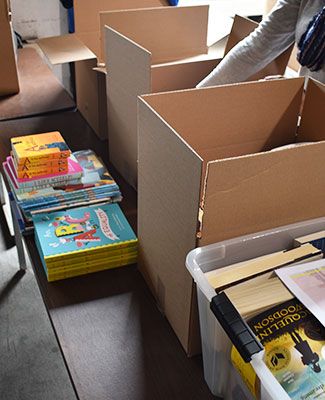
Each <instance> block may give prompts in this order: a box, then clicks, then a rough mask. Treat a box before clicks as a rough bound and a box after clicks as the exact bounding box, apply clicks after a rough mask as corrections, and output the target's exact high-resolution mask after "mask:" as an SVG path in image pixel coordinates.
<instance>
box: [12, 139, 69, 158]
mask: <svg viewBox="0 0 325 400" xmlns="http://www.w3.org/2000/svg"><path fill="white" fill-rule="evenodd" d="M11 149H12V152H13V153H14V156H15V159H16V161H17V164H19V165H20V164H26V162H27V163H28V162H30V163H32V162H34V161H39V160H50V159H52V158H66V157H69V155H70V153H71V152H70V149H69V147H68V145H67V144H66V142H65V141H64V139H63V137H62V136H61V134H60V132H47V133H40V134H35V135H28V136H19V137H14V138H11Z"/></svg>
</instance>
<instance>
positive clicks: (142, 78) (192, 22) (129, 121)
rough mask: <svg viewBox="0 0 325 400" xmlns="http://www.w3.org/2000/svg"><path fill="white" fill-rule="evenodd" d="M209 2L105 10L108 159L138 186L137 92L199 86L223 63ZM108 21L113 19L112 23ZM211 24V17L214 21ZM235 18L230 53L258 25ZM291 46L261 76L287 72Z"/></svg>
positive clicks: (103, 20)
mask: <svg viewBox="0 0 325 400" xmlns="http://www.w3.org/2000/svg"><path fill="white" fill-rule="evenodd" d="M208 13H209V7H208V6H192V7H176V8H175V7H165V8H155V9H146V10H145V9H143V10H130V11H129V10H128V11H117V12H111V13H105V14H101V26H104V25H108V26H107V27H106V29H105V30H106V44H105V55H106V66H107V70H108V71H109V73H108V76H107V98H108V132H109V155H110V161H111V162H112V163H113V164H114V165H115V167H116V168H117V169H118V170H119V172H120V173H121V174H122V175H123V176H124V178H125V179H126V180H127V181H128V182H129V183H130V184H131V185H132V186H134V187H136V186H137V158H138V149H137V148H138V143H137V96H138V95H142V94H146V93H158V92H162V91H170V90H177V89H187V88H193V87H195V86H196V85H197V84H198V83H199V82H200V81H201V80H202V79H203V78H204V77H205V76H206V75H208V74H209V73H210V72H211V71H212V70H213V69H214V68H215V67H216V66H217V64H218V63H219V62H220V61H221V57H222V55H223V52H224V43H223V45H222V46H221V48H220V47H218V44H217V45H215V46H211V47H208V46H207V39H208ZM108 19H109V21H108ZM211 23H212V21H211V19H210V24H211ZM256 26H257V24H256V23H255V22H253V21H250V20H248V19H245V18H242V17H238V16H237V17H236V18H235V20H234V23H233V28H232V30H231V33H230V36H229V39H228V42H227V46H226V52H228V51H229V50H230V49H231V48H232V47H233V46H234V45H235V44H236V43H237V42H239V41H240V40H241V39H243V38H244V37H245V36H247V35H248V34H249V33H250V32H251V31H253V30H254V29H255V28H256ZM289 56H290V50H288V51H287V52H285V53H284V54H283V55H281V56H280V57H279V58H278V59H277V60H276V61H275V62H272V63H271V64H270V65H268V66H267V67H266V68H265V69H264V70H263V71H261V73H260V74H259V75H258V76H257V75H255V76H253V77H251V78H250V79H257V78H259V77H265V76H266V75H273V74H283V73H284V70H285V67H286V65H287V62H288V58H289Z"/></svg>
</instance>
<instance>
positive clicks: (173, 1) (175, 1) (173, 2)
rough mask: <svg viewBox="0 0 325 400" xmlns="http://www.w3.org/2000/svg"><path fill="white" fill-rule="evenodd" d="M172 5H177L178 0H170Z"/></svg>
mask: <svg viewBox="0 0 325 400" xmlns="http://www.w3.org/2000/svg"><path fill="white" fill-rule="evenodd" d="M168 3H169V5H170V6H177V4H178V0H168Z"/></svg>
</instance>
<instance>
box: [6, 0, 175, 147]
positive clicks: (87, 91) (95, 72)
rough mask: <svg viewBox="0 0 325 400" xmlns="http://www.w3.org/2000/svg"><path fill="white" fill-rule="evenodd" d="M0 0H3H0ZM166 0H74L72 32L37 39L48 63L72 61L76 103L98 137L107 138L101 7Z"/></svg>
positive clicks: (148, 4)
mask: <svg viewBox="0 0 325 400" xmlns="http://www.w3.org/2000/svg"><path fill="white" fill-rule="evenodd" d="M1 1H3V0H1ZM167 5H168V2H167V0H93V1H88V0H77V1H75V2H74V19H75V33H74V34H70V35H61V36H54V37H49V38H44V39H40V40H38V44H39V46H40V47H41V49H42V50H43V52H44V53H45V55H46V56H47V58H48V59H49V61H50V62H51V64H53V65H56V64H64V63H70V62H75V83H76V97H77V107H78V109H79V111H80V112H81V114H82V115H83V116H84V118H85V119H86V120H87V121H88V123H89V125H90V126H91V127H92V128H93V129H94V131H95V132H96V133H97V135H98V136H99V137H100V138H102V139H107V111H106V110H107V106H106V103H107V100H106V71H105V69H103V68H98V66H99V65H98V62H99V61H100V60H103V58H104V57H103V55H102V54H101V46H100V19H99V13H100V12H101V11H111V10H123V9H133V8H141V7H158V6H159V7H161V6H167Z"/></svg>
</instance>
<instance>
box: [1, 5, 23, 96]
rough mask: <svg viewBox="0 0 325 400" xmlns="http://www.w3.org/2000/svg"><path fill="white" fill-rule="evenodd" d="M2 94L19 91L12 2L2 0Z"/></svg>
mask: <svg viewBox="0 0 325 400" xmlns="http://www.w3.org/2000/svg"><path fill="white" fill-rule="evenodd" d="M0 37H1V39H0V60H1V61H0V96H6V95H10V94H15V93H18V92H19V81H18V71H17V62H16V51H15V43H14V38H13V29H12V25H11V12H10V3H9V2H8V0H0Z"/></svg>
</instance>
